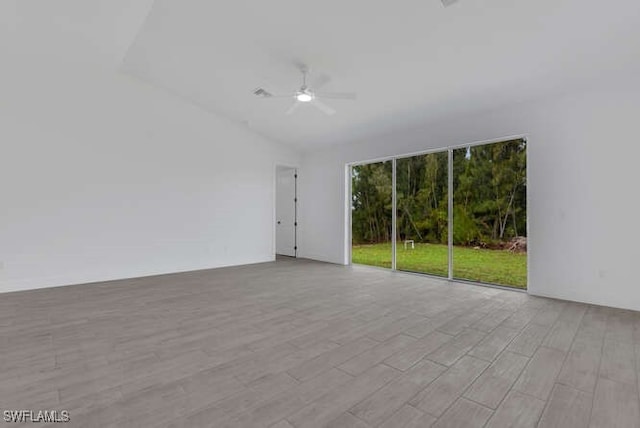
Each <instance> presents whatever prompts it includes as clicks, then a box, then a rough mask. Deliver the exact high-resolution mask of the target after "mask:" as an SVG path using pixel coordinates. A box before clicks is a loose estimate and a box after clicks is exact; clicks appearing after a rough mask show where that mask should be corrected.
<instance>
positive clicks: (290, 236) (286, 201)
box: [276, 168, 296, 257]
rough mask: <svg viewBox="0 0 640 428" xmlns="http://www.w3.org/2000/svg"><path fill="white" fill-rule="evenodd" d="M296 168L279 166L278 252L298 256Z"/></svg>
mask: <svg viewBox="0 0 640 428" xmlns="http://www.w3.org/2000/svg"><path fill="white" fill-rule="evenodd" d="M295 176H296V170H295V169H292V168H278V169H277V177H276V254H280V255H283V256H290V257H295V256H296V248H295V247H296V177H295Z"/></svg>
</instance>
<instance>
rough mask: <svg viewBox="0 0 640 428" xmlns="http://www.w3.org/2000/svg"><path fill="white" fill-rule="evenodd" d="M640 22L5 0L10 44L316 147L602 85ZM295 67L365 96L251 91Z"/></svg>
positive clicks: (607, 15) (349, 6) (627, 53)
mask: <svg viewBox="0 0 640 428" xmlns="http://www.w3.org/2000/svg"><path fill="white" fill-rule="evenodd" d="M152 4H153V6H152ZM149 9H150V12H149ZM639 23H640V1H638V0H618V1H616V2H607V1H604V0H597V1H596V0H459V1H458V2H457V3H455V4H454V5H453V6H451V7H449V8H444V7H442V4H441V2H440V0H397V1H388V0H385V1H382V0H348V1H345V0H324V1H321V2H320V1H309V0H269V1H255V0H216V1H211V0H190V1H185V2H182V1H169V0H155V2H153V0H91V1H86V0H59V1H55V2H51V1H47V0H6V1H3V2H2V3H0V36H2V37H0V53H2V55H3V57H4V59H5V61H7V58H8V56H6V55H5V54H6V53H11V54H13V56H12V58H14V61H15V58H19V56H20V55H23V54H28V53H29V52H37V53H38V55H39V56H44V55H45V54H46V55H49V56H50V57H51V59H52V61H53V59H54V58H55V59H56V60H60V59H61V58H63V57H64V58H65V59H66V60H67V61H68V62H70V63H73V62H74V61H75V62H78V63H80V62H85V61H89V58H93V57H95V60H96V61H97V62H102V63H105V64H110V65H112V66H114V67H115V66H117V65H120V69H121V70H122V71H124V72H126V73H130V74H132V75H135V76H136V77H138V78H140V79H143V80H146V81H149V82H150V83H152V84H155V85H157V86H160V87H163V88H165V89H167V90H169V91H171V92H173V93H174V94H177V95H179V96H181V97H183V98H185V99H187V100H190V101H191V102H194V103H196V104H198V105H200V106H201V107H202V108H205V109H207V110H210V111H212V112H215V113H218V114H221V115H223V116H226V117H228V118H229V119H231V120H233V121H236V122H238V123H241V124H244V126H248V127H250V128H251V129H253V130H254V131H255V132H258V133H260V134H263V135H266V136H268V137H270V138H272V139H273V140H276V141H281V142H284V143H287V144H291V145H294V146H297V147H300V148H313V147H317V146H318V145H323V144H336V143H344V142H349V141H353V140H356V139H361V138H365V137H366V136H369V135H374V134H376V133H382V132H388V131H389V130H390V129H393V128H394V127H400V126H404V125H406V124H408V123H413V122H416V121H422V122H423V121H425V120H432V119H434V118H439V117H441V116H443V115H451V114H455V113H459V112H461V111H463V110H465V111H466V110H474V109H481V108H482V109H485V108H492V107H496V106H499V105H503V104H506V103H514V102H518V101H521V100H525V99H529V98H532V97H537V96H540V94H545V93H550V92H557V91H560V90H562V91H565V90H570V89H571V88H577V87H581V86H584V85H598V84H601V83H602V82H603V81H606V79H612V78H615V76H616V74H617V73H620V72H624V71H625V70H627V72H628V70H632V69H635V68H636V67H638V66H639V65H640V25H639ZM123 58H124V59H123ZM295 62H304V63H306V64H308V65H309V66H310V67H311V68H312V70H313V71H315V75H316V77H317V76H319V75H322V74H327V75H329V76H331V81H330V83H329V84H327V85H326V86H325V87H324V88H323V90H326V91H356V92H357V93H358V100H357V101H344V100H337V101H332V102H330V104H331V105H332V106H333V107H334V108H336V110H338V113H337V114H336V115H334V116H326V115H324V114H322V113H321V112H319V111H318V110H316V109H314V108H313V107H310V106H304V107H305V108H302V109H300V110H298V111H297V112H296V113H295V114H294V115H292V116H286V115H284V112H285V111H286V110H287V109H288V107H289V105H290V102H291V101H290V100H288V99H270V100H265V99H259V98H256V97H255V96H254V95H252V90H253V89H254V88H256V87H258V86H263V87H265V88H267V89H269V90H271V91H274V92H287V91H292V90H294V89H296V87H297V86H299V77H300V76H299V74H298V72H297V70H296V67H295V66H294V63H295ZM327 103H329V102H327Z"/></svg>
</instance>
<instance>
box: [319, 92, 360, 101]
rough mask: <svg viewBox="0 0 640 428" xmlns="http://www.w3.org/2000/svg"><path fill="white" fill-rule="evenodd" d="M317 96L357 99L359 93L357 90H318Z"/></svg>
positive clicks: (334, 98)
mask: <svg viewBox="0 0 640 428" xmlns="http://www.w3.org/2000/svg"><path fill="white" fill-rule="evenodd" d="M315 95H316V97H320V98H327V99H332V100H355V99H357V98H358V95H357V94H356V93H355V92H320V93H318V92H316V94H315Z"/></svg>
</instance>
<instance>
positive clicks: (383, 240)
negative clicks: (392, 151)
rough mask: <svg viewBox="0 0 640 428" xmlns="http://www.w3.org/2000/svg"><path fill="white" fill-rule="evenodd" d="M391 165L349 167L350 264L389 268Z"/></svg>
mask: <svg viewBox="0 0 640 428" xmlns="http://www.w3.org/2000/svg"><path fill="white" fill-rule="evenodd" d="M392 182H393V164H392V162H391V161H386V162H376V163H370V164H366V165H357V166H353V167H351V245H352V247H351V261H352V262H353V263H357V264H363V265H370V266H379V267H385V268H391V236H392V231H391V226H392V224H391V222H392V218H391V214H392V211H393V208H392V207H393V200H392V187H393V186H392Z"/></svg>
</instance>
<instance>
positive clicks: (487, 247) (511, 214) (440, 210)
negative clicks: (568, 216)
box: [350, 138, 527, 288]
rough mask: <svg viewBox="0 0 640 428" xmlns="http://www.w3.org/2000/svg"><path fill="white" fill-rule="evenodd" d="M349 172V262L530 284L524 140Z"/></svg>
mask: <svg viewBox="0 0 640 428" xmlns="http://www.w3.org/2000/svg"><path fill="white" fill-rule="evenodd" d="M350 170H351V238H352V240H351V244H352V248H351V252H352V262H353V263H357V264H366V265H371V266H378V267H384V268H391V269H396V270H401V271H409V272H417V273H424V274H429V275H435V276H440V277H445V278H449V279H458V280H466V281H473V282H480V283H487V284H495V285H503V286H509V287H515V288H526V287H527V180H526V177H527V143H526V140H525V139H523V138H518V139H513V140H509V141H502V142H497V143H490V144H473V145H469V146H459V147H454V148H449V149H444V150H442V151H436V152H432V153H426V154H420V155H416V156H406V157H398V158H393V159H390V160H387V161H384V162H375V163H369V164H358V165H352V166H351V169H350Z"/></svg>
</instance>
